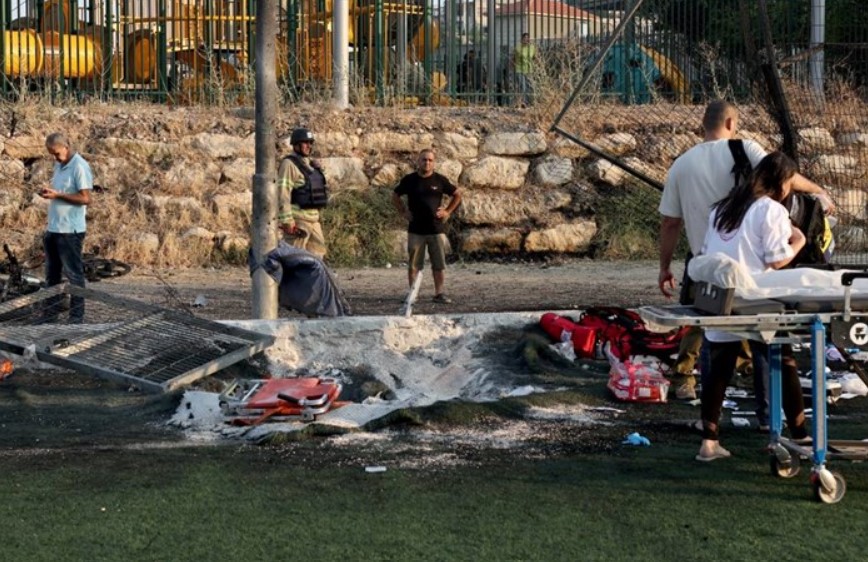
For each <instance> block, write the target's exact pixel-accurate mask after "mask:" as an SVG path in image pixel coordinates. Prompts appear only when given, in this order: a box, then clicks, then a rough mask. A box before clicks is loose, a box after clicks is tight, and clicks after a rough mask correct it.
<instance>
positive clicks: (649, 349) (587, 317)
mask: <svg viewBox="0 0 868 562" xmlns="http://www.w3.org/2000/svg"><path fill="white" fill-rule="evenodd" d="M577 324H579V325H580V326H585V327H588V328H593V329H595V330H596V332H597V341H599V342H601V343H603V344H605V343H607V342H608V343H609V344H610V346H611V351H612V353H613V354H614V355H615V356H616V357H618V359H621V360H622V361H623V360H625V359H627V358H629V357H630V356H631V355H652V356H654V357H657V358H658V359H660V360H661V361H663V362H664V363H667V364H671V363H672V361H673V360H672V355H673V354H677V353H678V348H679V346H680V345H681V338H682V337H683V336H684V334H685V333H686V332H687V331H688V330H689V329H690V327H689V326H684V327H682V328H678V329H675V330H672V331H669V332H652V331H650V330H648V327H647V326H645V322H644V321H643V320H642V318H641V317H640V316H639V315H638V314H637V313H636V312H634V311H632V310H628V309H626V308H621V307H617V306H592V307H590V308H588V309H586V310H585V311H584V312H583V313H582V316H581V317H580V318H579V321H578V322H577Z"/></svg>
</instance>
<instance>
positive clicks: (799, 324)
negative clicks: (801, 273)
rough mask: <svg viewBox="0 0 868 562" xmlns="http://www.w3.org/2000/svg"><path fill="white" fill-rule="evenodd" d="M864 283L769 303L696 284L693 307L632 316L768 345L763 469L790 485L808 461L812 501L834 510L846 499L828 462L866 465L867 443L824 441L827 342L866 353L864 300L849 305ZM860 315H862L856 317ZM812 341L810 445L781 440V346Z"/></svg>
mask: <svg viewBox="0 0 868 562" xmlns="http://www.w3.org/2000/svg"><path fill="white" fill-rule="evenodd" d="M858 278H868V272H861V271H860V272H844V273H843V274H842V275H841V283H842V285H843V286H844V296H843V298H840V297H826V296H824V297H818V298H816V299H810V298H806V297H804V296H788V297H779V298H774V299H753V300H747V299H740V298H738V297H735V296H734V291H733V289H721V288H719V287H715V286H713V285H709V284H706V283H699V284H698V288H697V295H696V301H695V303H694V305H693V306H682V305H666V306H645V307H641V308H639V309H638V312H639V314H640V315H641V316H642V318H643V319H644V320H645V321H646V322H653V323H656V324H658V325H661V326H665V327H678V326H699V327H701V328H703V329H714V330H720V331H725V332H730V333H732V334H734V335H738V336H741V337H743V338H745V339H753V340H758V341H762V342H765V343H767V344H769V366H770V372H769V429H770V442H769V451H770V456H769V462H770V466H771V471H772V474H773V475H775V476H778V477H781V478H792V477H794V476H796V475H797V474H798V473H799V468H800V467H799V459H800V457H802V456H805V457H810V458H812V461H813V466H812V469H811V486H812V487H813V492H814V498H815V499H816V500H818V501H821V502H824V503H837V502H838V501H840V500H841V498H843V497H844V494H845V492H846V482H845V480H844V477H843V476H841V474H840V473H838V472H833V471H830V470H829V469H828V468H827V466H826V462H827V460H831V459H844V460H864V459H868V442H864V441H844V440H837V441H830V440H829V438H828V416H827V412H826V355H825V348H826V343H827V337H828V338H830V339H831V343H834V344H835V345H836V346H837V347H838V348H839V349H847V348H858V349H863V350H864V349H868V298H866V297H858V298H855V299H854V298H851V287H852V285H853V280H854V279H858ZM858 311H865V312H864V313H863V314H859V312H858ZM806 342H810V348H811V365H812V369H811V385H812V406H813V423H812V424H811V425H812V431H813V435H812V437H813V440H812V441H813V442H812V444H811V445H810V446H805V445H799V444H797V443H795V442H793V441H792V440H790V439H787V438H785V437H783V436H782V435H781V430H782V428H783V418H782V383H781V351H780V346H781V344H787V343H806Z"/></svg>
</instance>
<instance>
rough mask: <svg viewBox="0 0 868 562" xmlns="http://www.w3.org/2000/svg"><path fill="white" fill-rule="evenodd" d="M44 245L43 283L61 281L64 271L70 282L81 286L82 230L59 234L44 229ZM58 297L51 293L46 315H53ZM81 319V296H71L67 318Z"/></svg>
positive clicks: (48, 283)
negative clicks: (52, 295)
mask: <svg viewBox="0 0 868 562" xmlns="http://www.w3.org/2000/svg"><path fill="white" fill-rule="evenodd" d="M42 245H43V247H44V249H45V284H46V285H48V286H49V287H51V286H52V285H57V284H58V283H60V282H61V280H62V278H61V274H63V273H65V274H66V278H67V279H68V280H69V284H70V285H75V286H76V287H82V288H84V262H83V261H82V258H81V254H82V247H83V246H84V232H76V233H72V234H62V233H58V232H46V233H45V235H44V236H43V238H42ZM61 300H62V298H57V297H52V298H51V299H49V302H48V303H46V304H47V308H48V310H46V314H45V315H46V316H51V317H53V318H56V317H57V312H58V311H57V308H58V305H59V304H60V301H61ZM82 320H84V298H83V297H79V296H74V297H72V299H71V300H70V307H69V321H70V323H72V324H81V322H82Z"/></svg>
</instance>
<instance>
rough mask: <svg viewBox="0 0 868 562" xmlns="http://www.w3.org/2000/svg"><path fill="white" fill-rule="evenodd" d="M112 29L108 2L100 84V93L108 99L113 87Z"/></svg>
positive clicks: (110, 5)
mask: <svg viewBox="0 0 868 562" xmlns="http://www.w3.org/2000/svg"><path fill="white" fill-rule="evenodd" d="M112 27H113V25H112V2H111V0H109V1H108V2H106V3H105V26H104V27H103V33H102V59H103V73H102V81H101V83H100V86H101V87H102V91H103V92H106V94H107V96H108V97H109V98H110V97H111V96H112V87H113V86H114V62H115V61H114V58H115V50H114V45H113V41H112Z"/></svg>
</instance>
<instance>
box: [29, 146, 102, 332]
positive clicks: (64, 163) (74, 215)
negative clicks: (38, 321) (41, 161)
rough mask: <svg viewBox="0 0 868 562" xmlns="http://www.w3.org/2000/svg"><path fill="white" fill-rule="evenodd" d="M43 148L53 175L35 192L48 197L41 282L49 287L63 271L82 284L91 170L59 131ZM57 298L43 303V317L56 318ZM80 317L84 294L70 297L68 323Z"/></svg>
mask: <svg viewBox="0 0 868 562" xmlns="http://www.w3.org/2000/svg"><path fill="white" fill-rule="evenodd" d="M45 148H46V150H48V153H49V154H51V156H52V157H53V158H54V160H55V163H54V175H53V176H52V177H51V187H45V188H43V189H42V190H41V191H40V192H39V196H40V197H42V198H43V199H48V200H49V202H50V203H49V205H48V228H47V229H46V231H45V235H44V236H43V246H44V248H45V283H46V285H48V286H49V287H50V286H52V285H57V284H58V283H60V281H61V274H62V273H65V274H66V278H67V279H69V283H70V284H71V285H74V286H76V287H84V263H83V262H82V257H81V254H82V246H83V245H84V235H85V231H86V226H87V225H86V220H85V215H86V211H87V205H89V204H90V193H91V190H92V189H93V173H92V172H91V170H90V165H89V164H88V163H87V162H86V161H85V159H84V158H82V157H81V155H80V154H78V153H77V152H75V151H73V150H72V148H70V146H69V140H68V139H67V138H66V136H65V135H64V134H63V133H51V134H50V135H48V137H46V139H45ZM59 301H60V299H58V298H54V299H52V300H51V301H50V302H48V303H47V305H48V306H47V309H46V310H44V314H43V319H44V320H46V321H50V320H54V319H56V318H57V305H58V304H59ZM83 320H84V298H83V297H79V296H74V297H72V299H71V301H70V309H69V321H70V323H71V324H81V323H82V321H83Z"/></svg>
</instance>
